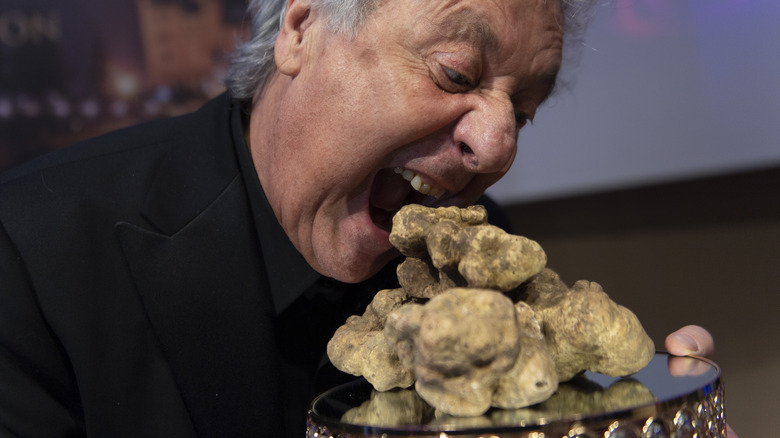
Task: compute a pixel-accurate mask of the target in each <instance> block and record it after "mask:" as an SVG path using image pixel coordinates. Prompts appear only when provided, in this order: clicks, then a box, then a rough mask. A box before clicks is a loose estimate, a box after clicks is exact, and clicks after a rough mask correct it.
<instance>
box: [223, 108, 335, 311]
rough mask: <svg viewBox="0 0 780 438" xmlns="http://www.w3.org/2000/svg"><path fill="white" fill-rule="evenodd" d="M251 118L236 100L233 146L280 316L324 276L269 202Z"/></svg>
mask: <svg viewBox="0 0 780 438" xmlns="http://www.w3.org/2000/svg"><path fill="white" fill-rule="evenodd" d="M248 115H249V114H248V111H247V105H245V104H241V103H240V102H238V101H234V104H233V105H232V106H231V129H232V133H233V139H234V140H233V144H234V146H235V148H236V154H237V156H238V160H239V164H240V168H241V175H242V177H243V179H244V185H245V186H246V190H247V194H248V196H249V204H250V208H251V211H252V216H253V218H254V222H255V226H256V227H257V236H258V243H259V244H260V250H261V252H262V255H263V261H264V263H265V268H266V272H267V277H268V283H269V286H270V289H271V297H272V298H273V302H274V310H275V311H276V314H277V315H278V314H280V313H282V312H283V311H284V310H285V309H286V308H287V307H289V306H290V304H292V302H293V301H295V300H296V299H297V298H298V297H300V296H301V295H302V294H303V293H304V292H305V291H306V290H307V289H309V288H310V287H311V286H312V285H314V283H315V282H316V281H317V280H318V279H320V278H321V277H322V276H321V275H320V274H319V273H318V272H317V271H315V270H314V269H312V267H311V266H309V264H308V263H307V262H306V259H304V257H303V255H302V254H301V253H300V252H298V250H297V249H296V248H295V246H294V245H293V244H292V242H290V239H289V238H288V237H287V234H286V233H285V232H284V229H283V228H282V226H281V224H279V221H278V220H277V219H276V215H275V214H274V212H273V209H272V208H271V205H270V204H269V203H268V199H267V198H266V196H265V192H264V191H263V187H262V185H261V184H260V179H259V178H258V176H257V170H256V169H255V166H254V162H253V161H252V155H251V153H250V151H249V147H248V146H247V143H246V140H245V137H244V132H245V131H244V127H245V123H247V120H246V119H247V118H248Z"/></svg>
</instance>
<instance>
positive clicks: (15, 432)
mask: <svg viewBox="0 0 780 438" xmlns="http://www.w3.org/2000/svg"><path fill="white" fill-rule="evenodd" d="M230 117H231V102H230V99H229V98H228V97H227V96H226V95H223V96H221V97H219V98H217V99H215V100H214V101H212V102H210V103H208V104H207V105H206V106H204V107H203V108H202V109H201V110H199V111H198V112H196V113H193V114H191V115H187V116H183V117H180V118H176V119H170V120H166V121H161V122H153V123H148V124H145V125H143V126H140V127H135V128H130V129H126V130H123V131H119V132H116V133H112V134H109V135H106V136H103V137H100V138H97V139H94V140H90V141H87V142H84V143H82V144H80V145H77V146H75V147H71V148H68V149H66V150H63V151H61V152H59V153H55V154H53V155H48V156H45V157H43V158H42V159H39V160H37V161H35V162H33V163H30V164H28V165H26V166H23V167H21V168H19V169H16V170H13V171H11V172H8V173H6V174H4V175H2V176H0V436H21V437H63V436H81V435H84V434H85V433H86V434H87V435H90V436H99V437H123V436H128V437H141V436H143V437H158V436H160V437H162V436H164V437H191V436H203V437H209V436H215V437H241V436H260V435H262V436H268V437H282V436H302V432H303V430H304V426H305V425H304V424H298V423H303V415H302V414H303V413H302V412H299V408H298V407H295V408H294V409H292V411H294V412H293V414H292V415H290V411H288V412H287V415H286V416H285V415H283V412H282V406H281V405H282V400H283V399H289V398H290V394H291V393H290V391H285V393H284V394H282V393H280V385H281V383H280V382H282V381H284V379H285V373H286V374H287V379H288V380H289V374H290V372H289V365H290V362H289V360H290V359H289V354H288V353H290V351H289V350H290V348H292V347H291V346H290V345H277V340H276V339H277V335H278V333H275V330H274V325H275V324H277V323H278V322H279V321H278V319H277V317H276V314H275V309H274V306H273V303H272V299H271V294H270V292H269V285H268V280H267V278H268V276H267V273H266V271H265V264H264V262H263V260H262V253H263V252H262V251H261V250H260V249H259V248H258V238H257V237H258V236H257V227H256V224H255V223H254V221H253V218H252V211H251V205H250V202H249V200H248V197H247V192H246V186H245V184H244V183H243V180H242V174H241V173H240V165H239V162H238V160H237V157H236V153H235V148H234V146H233V142H234V139H233V138H232V135H233V131H232V130H231V121H230ZM482 202H483V203H485V204H487V207H488V210H489V212H490V214H491V218H492V220H491V222H493V223H494V224H497V225H499V226H504V227H505V228H506V225H507V222H506V218H505V217H504V216H502V215H501V212H500V209H499V208H498V207H497V205H495V204H494V203H492V201H490V200H489V199H487V198H483V199H482ZM385 271H386V272H384V273H380V274H379V275H377V276H376V278H375V279H374V280H378V281H377V283H376V284H370V283H371V281H369V282H367V283H369V284H370V286H372V287H373V286H376V285H377V284H385V278H386V276H385V275H383V274H387V273H388V272H390V273H391V275H392V271H393V270H392V266H389V267H388V269H386V270H385ZM343 286H345V285H343ZM339 287H342V286H339ZM372 287H368V288H366V291H367V292H371V291H374V292H375V291H376V290H379V289H378V288H372ZM345 289H349V288H348V287H345ZM366 291H364V292H366ZM352 292H355V291H354V290H352V291H351V292H350V293H346V294H345V295H354V294H352ZM370 295H371V294H369V295H368V298H370ZM364 298H366V297H363V298H358V299H355V301H356V302H357V303H360V302H364V301H363V299H364ZM337 305H339V306H340V304H338V303H337ZM318 306H319V305H315V306H314V307H315V309H314V310H315V311H316V308H317V307H318ZM342 307H344V309H342V308H337V309H338V310H347V309H346V306H342ZM351 308H355V309H358V308H359V307H358V306H357V305H356V306H351ZM333 313H334V314H335V313H336V312H333ZM354 313H357V312H354ZM304 319H305V320H306V321H307V322H309V323H311V321H309V320H311V319H314V318H307V317H304ZM340 321H343V319H342V320H340ZM289 322H290V321H288V323H289ZM333 323H334V324H335V325H334V326H333V327H331V328H335V327H336V326H337V325H338V323H339V321H334V322H333ZM293 324H295V326H294V327H289V326H282V330H279V332H280V333H281V332H284V333H285V335H286V336H287V337H288V338H290V337H293V338H295V337H300V336H306V333H307V331H308V332H311V331H312V330H315V331H323V330H329V329H320V326H317V327H316V328H314V329H312V328H311V327H309V326H306V324H298V323H295V322H293ZM307 327H308V328H307ZM331 333H332V332H331ZM320 337H321V336H320ZM312 338H314V336H313V337H312ZM324 339H325V340H327V337H325V338H324ZM294 341H295V340H294V339H293V341H292V342H290V340H289V339H288V341H287V342H285V344H298V343H296V342H294ZM317 342H319V341H317ZM301 345H304V344H303V343H300V344H299V345H297V347H296V348H304V347H301ZM312 345H316V346H317V348H316V349H317V350H318V351H319V347H320V345H319V344H317V343H316V342H315V344H312ZM285 348H286V350H285ZM280 349H281V350H283V353H284V354H280ZM293 356H294V355H293ZM316 359H317V357H316V355H315V356H314V357H313V360H314V362H316V361H317V360H316ZM306 360H311V359H306ZM284 361H286V362H284ZM280 364H281V366H283V367H284V371H283V370H282V369H280ZM309 368H310V367H307V368H306V369H309ZM325 371H328V370H325ZM330 371H332V369H331V370H330ZM323 375H325V376H328V377H326V378H322V376H323ZM343 378H344V375H343V374H342V375H338V373H336V375H335V377H334V374H333V373H328V372H324V371H323V372H321V373H320V377H318V378H317V381H316V382H314V384H315V385H319V389H325V388H327V387H329V386H330V384H331V383H333V382H334V380H335V379H343ZM309 383H311V382H309ZM288 384H289V382H288ZM295 389H296V390H299V389H300V388H295ZM305 392H306V391H305V389H304V390H303V391H299V392H296V393H297V394H299V395H300V394H302V395H301V397H306V395H305ZM285 397H286V398H285ZM298 398H300V397H298ZM296 400H297V399H296ZM303 404H305V402H303ZM299 413H300V415H298V414H299ZM283 417H284V418H286V419H287V421H291V422H292V423H293V424H294V426H293V427H295V429H293V427H289V426H288V427H287V430H284V425H283V423H284V421H283ZM299 420H300V421H299Z"/></svg>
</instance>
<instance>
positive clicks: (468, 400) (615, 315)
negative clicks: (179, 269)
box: [328, 205, 655, 416]
mask: <svg viewBox="0 0 780 438" xmlns="http://www.w3.org/2000/svg"><path fill="white" fill-rule="evenodd" d="M390 242H391V243H392V244H393V245H394V246H395V247H396V248H398V250H399V251H400V252H401V253H402V254H403V255H404V256H406V260H405V261H404V262H403V263H401V264H400V265H399V266H398V271H397V273H398V280H399V283H400V285H401V288H399V289H392V290H382V291H380V292H378V293H377V294H376V296H375V297H374V299H373V301H372V302H371V304H369V306H368V307H367V309H366V311H365V312H364V314H363V315H362V316H358V315H354V316H351V317H350V318H348V319H347V321H346V323H345V324H344V325H343V326H341V327H340V328H339V329H338V330H337V331H336V333H335V334H334V336H333V338H332V339H331V340H330V342H329V343H328V356H329V357H330V360H331V362H332V363H333V364H334V365H335V366H336V367H337V368H339V369H340V370H342V371H344V372H347V373H350V374H353V375H356V376H363V377H365V378H366V380H368V382H370V383H371V384H372V385H373V387H374V388H375V389H376V390H377V391H387V390H390V389H392V388H408V387H410V386H412V385H413V384H414V387H415V389H416V391H417V393H418V394H419V396H420V397H421V398H422V399H423V400H425V401H426V402H427V403H429V404H430V405H431V406H433V407H434V408H436V409H437V410H439V411H441V412H443V413H446V414H450V415H455V416H475V415H482V414H483V413H485V412H486V411H487V410H488V409H489V408H490V407H491V406H492V407H498V408H504V409H516V408H521V407H525V406H530V405H533V404H536V403H539V402H541V401H544V400H546V399H547V398H549V397H550V396H551V395H552V394H553V393H554V392H555V391H556V389H557V388H558V383H559V382H564V381H568V380H569V379H571V378H572V377H574V376H576V375H577V374H579V373H581V372H582V371H585V370H590V371H594V372H599V373H602V374H605V375H608V376H625V375H628V374H632V373H634V372H636V371H638V370H640V369H641V368H643V367H644V366H645V365H647V363H648V362H649V361H650V359H651V358H652V356H653V354H654V352H655V347H654V345H653V342H652V340H651V339H650V338H649V337H648V336H647V334H646V333H645V331H644V329H643V328H642V326H641V324H640V323H639V320H638V319H637V318H636V316H635V315H634V314H633V313H631V311H629V310H628V309H626V308H625V307H622V306H620V305H618V304H616V303H615V302H613V301H612V300H610V299H609V297H608V296H607V295H606V294H605V293H604V291H603V290H602V289H601V286H600V285H599V284H598V283H594V282H589V281H583V280H581V281H578V282H576V283H574V285H573V286H572V287H571V288H569V287H567V286H566V284H564V283H563V281H561V279H560V278H559V277H558V275H557V274H556V273H555V272H553V271H552V270H550V269H547V268H545V265H546V263H547V257H546V255H545V253H544V251H543V250H542V248H541V247H540V246H539V244H537V243H536V242H534V241H532V240H529V239H526V238H525V237H521V236H516V235H511V234H508V233H506V232H505V231H503V230H501V229H500V228H498V227H495V226H493V225H490V224H488V223H487V212H486V211H485V209H484V208H483V207H481V206H472V207H468V208H464V209H461V208H457V207H446V208H435V209H434V208H428V207H423V206H420V205H409V206H406V207H404V208H403V209H401V211H399V212H398V213H397V214H396V215H395V216H394V218H393V229H392V232H391V234H390Z"/></svg>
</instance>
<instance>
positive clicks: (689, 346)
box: [673, 333, 699, 354]
mask: <svg viewBox="0 0 780 438" xmlns="http://www.w3.org/2000/svg"><path fill="white" fill-rule="evenodd" d="M673 336H674V340H675V341H676V342H679V344H680V345H681V346H682V347H683V348H684V349H685V353H684V354H695V353H696V352H698V351H699V344H697V343H696V340H695V339H693V338H692V337H691V336H690V335H687V334H685V333H675V334H674V335H673Z"/></svg>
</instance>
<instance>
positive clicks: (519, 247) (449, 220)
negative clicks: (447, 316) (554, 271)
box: [390, 205, 547, 297]
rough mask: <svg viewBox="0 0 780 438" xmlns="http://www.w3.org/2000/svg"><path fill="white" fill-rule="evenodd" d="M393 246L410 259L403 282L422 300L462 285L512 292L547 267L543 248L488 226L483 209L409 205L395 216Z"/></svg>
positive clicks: (401, 271)
mask: <svg viewBox="0 0 780 438" xmlns="http://www.w3.org/2000/svg"><path fill="white" fill-rule="evenodd" d="M390 242H391V243H392V244H393V245H395V246H396V247H397V248H398V249H399V250H400V251H401V253H402V254H404V255H406V256H407V257H408V258H407V260H406V261H405V262H403V263H402V264H401V265H400V266H399V268H398V279H399V282H400V283H401V286H402V287H403V288H404V289H405V290H407V293H409V295H411V296H417V297H431V296H433V295H435V294H437V293H440V292H441V291H443V290H445V289H447V288H450V287H456V286H461V287H471V288H482V289H493V290H498V291H501V292H507V291H510V290H512V289H515V288H517V287H518V286H520V285H521V284H522V283H523V282H524V281H526V280H528V279H529V278H531V277H532V276H533V275H535V274H537V273H538V272H539V271H540V270H541V269H542V268H544V266H545V264H546V263H547V256H546V255H545V253H544V251H543V250H542V248H541V246H539V244H538V243H536V242H535V241H533V240H530V239H527V238H525V237H523V236H516V235H512V234H509V233H507V232H505V231H504V230H502V229H500V228H498V227H496V226H493V225H489V224H487V214H486V213H485V210H484V208H483V207H479V206H474V207H469V208H467V209H456V208H454V207H448V208H440V209H431V208H428V207H423V206H421V205H407V206H405V207H404V208H402V209H401V211H399V212H398V213H397V214H396V215H395V216H394V217H393V230H392V232H391V233H390Z"/></svg>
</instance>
